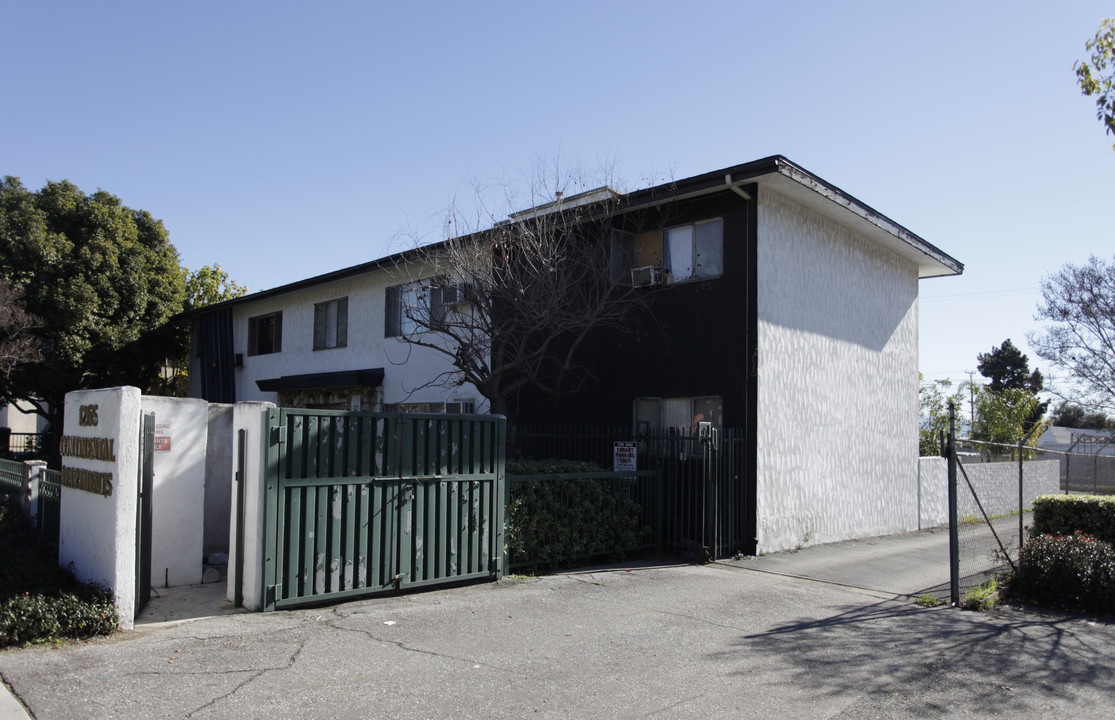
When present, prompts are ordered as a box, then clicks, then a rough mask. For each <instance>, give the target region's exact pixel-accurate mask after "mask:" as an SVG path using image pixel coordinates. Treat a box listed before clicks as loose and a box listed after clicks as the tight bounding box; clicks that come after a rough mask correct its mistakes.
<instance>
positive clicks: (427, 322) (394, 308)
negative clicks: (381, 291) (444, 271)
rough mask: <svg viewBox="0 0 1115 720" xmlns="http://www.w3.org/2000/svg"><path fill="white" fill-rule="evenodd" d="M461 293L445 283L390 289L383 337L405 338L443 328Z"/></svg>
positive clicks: (426, 283)
mask: <svg viewBox="0 0 1115 720" xmlns="http://www.w3.org/2000/svg"><path fill="white" fill-rule="evenodd" d="M460 295H461V293H460V290H459V289H458V288H457V287H455V286H452V285H449V284H446V282H445V281H444V280H421V281H418V282H411V283H405V284H403V285H396V286H394V287H389V288H387V297H386V310H387V316H386V319H385V323H384V336H386V337H406V336H409V335H415V334H417V333H424V332H431V331H436V330H437V329H438V328H439V327H444V325H443V323H445V322H446V319H447V318H448V317H450V315H449V313H450V311H451V308H452V307H454V306H456V305H459V304H460V301H461V297H460Z"/></svg>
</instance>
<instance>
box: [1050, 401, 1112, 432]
mask: <svg viewBox="0 0 1115 720" xmlns="http://www.w3.org/2000/svg"><path fill="white" fill-rule="evenodd" d="M1050 422H1052V423H1053V424H1054V425H1057V426H1058V427H1067V428H1078V429H1083V430H1108V429H1115V419H1113V418H1109V417H1108V416H1107V415H1105V414H1104V413H1101V412H1088V411H1087V410H1085V409H1084V408H1082V407H1081V406H1079V405H1074V404H1072V403H1070V402H1068V401H1064V402H1062V403H1061V404H1060V405H1058V406H1057V409H1056V410H1054V411H1053V414H1052V416H1051V417H1050Z"/></svg>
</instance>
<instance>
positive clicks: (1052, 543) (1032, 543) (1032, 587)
mask: <svg viewBox="0 0 1115 720" xmlns="http://www.w3.org/2000/svg"><path fill="white" fill-rule="evenodd" d="M1010 594H1011V595H1012V596H1014V597H1016V598H1018V599H1022V600H1028V601H1031V602H1036V603H1038V604H1041V605H1046V606H1050V607H1060V608H1063V609H1065V610H1076V611H1082V612H1092V613H1101V614H1102V613H1115V548H1113V547H1112V546H1111V544H1110V543H1106V542H1104V541H1103V540H1100V539H1098V538H1096V537H1094V536H1091V535H1087V534H1085V533H1082V532H1077V533H1073V534H1071V535H1059V536H1058V535H1036V536H1033V537H1031V538H1030V539H1029V540H1027V541H1026V543H1025V544H1024V545H1023V547H1022V550H1021V552H1020V553H1019V563H1018V569H1017V571H1016V572H1015V573H1014V576H1013V577H1012V578H1011V582H1010Z"/></svg>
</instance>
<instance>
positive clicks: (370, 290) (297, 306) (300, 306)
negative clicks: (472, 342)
mask: <svg viewBox="0 0 1115 720" xmlns="http://www.w3.org/2000/svg"><path fill="white" fill-rule="evenodd" d="M415 277H416V278H417V277H422V274H421V273H416V274H415ZM401 282H403V280H402V278H401V277H400V276H399V275H398V274H397V273H393V272H388V271H387V270H379V271H374V272H369V273H367V274H364V275H360V276H357V277H352V278H347V279H342V280H337V281H335V282H332V283H328V284H324V285H318V286H314V287H310V288H305V289H302V290H296V291H294V292H291V293H288V294H284V295H279V296H276V297H271V298H264V299H261V300H259V301H257V302H245V303H244V304H241V305H237V306H235V307H234V310H233V348H234V349H235V350H234V351H235V352H237V353H242V354H243V355H244V365H243V367H239V368H236V370H235V371H234V372H235V373H236V399H237V400H238V401H266V402H277V401H278V397H277V394H276V393H270V392H263V391H261V390H260V389H259V388H258V386H257V385H256V381H257V380H266V379H270V378H278V377H282V376H284V375H301V374H306V373H322V372H334V371H342V370H360V369H367V368H380V367H381V368H383V369H384V371H385V376H384V381H383V402H384V403H388V404H389V403H401V402H415V403H418V402H445V401H450V400H453V399H457V398H469V399H473V400H475V401H476V403H477V408H476V409H477V412H483V411H485V410H486V401H485V400H484V399H483V398H482V397H481V396H480V394H479V393H478V392H476V390H475V388H473V387H472V386H471V385H466V386H464V387H460V388H452V389H446V388H441V387H427V388H423V387H421V386H422V385H424V384H426V383H428V382H429V381H430V380H432V379H434V378H436V377H437V376H438V375H440V374H441V373H442V372H444V371H446V370H447V369H449V368H450V364H449V361H448V359H447V358H446V356H444V355H442V354H440V353H438V352H436V351H434V350H431V349H428V348H422V347H417V346H414V345H409V344H407V343H403V342H401V341H399V340H398V339H397V338H393V337H384V315H385V312H386V309H385V303H386V289H387V288H388V287H390V286H393V285H398V284H400V283H401ZM343 297H347V298H348V345H347V347H343V348H332V349H328V350H314V349H313V340H314V305H315V304H316V303H320V302H325V301H327V300H334V299H338V298H343ZM276 311H282V313H283V330H282V332H283V335H282V351H281V352H278V353H271V354H268V355H254V356H249V355H248V352H247V351H248V320H249V319H250V318H253V317H257V316H260V315H266V314H269V313H273V312H276Z"/></svg>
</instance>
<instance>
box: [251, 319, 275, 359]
mask: <svg viewBox="0 0 1115 720" xmlns="http://www.w3.org/2000/svg"><path fill="white" fill-rule="evenodd" d="M282 349H283V314H282V313H281V312H275V313H271V314H269V315H260V316H258V317H254V318H248V356H249V357H251V356H253V355H270V354H271V353H277V352H279V351H281V350H282Z"/></svg>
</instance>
